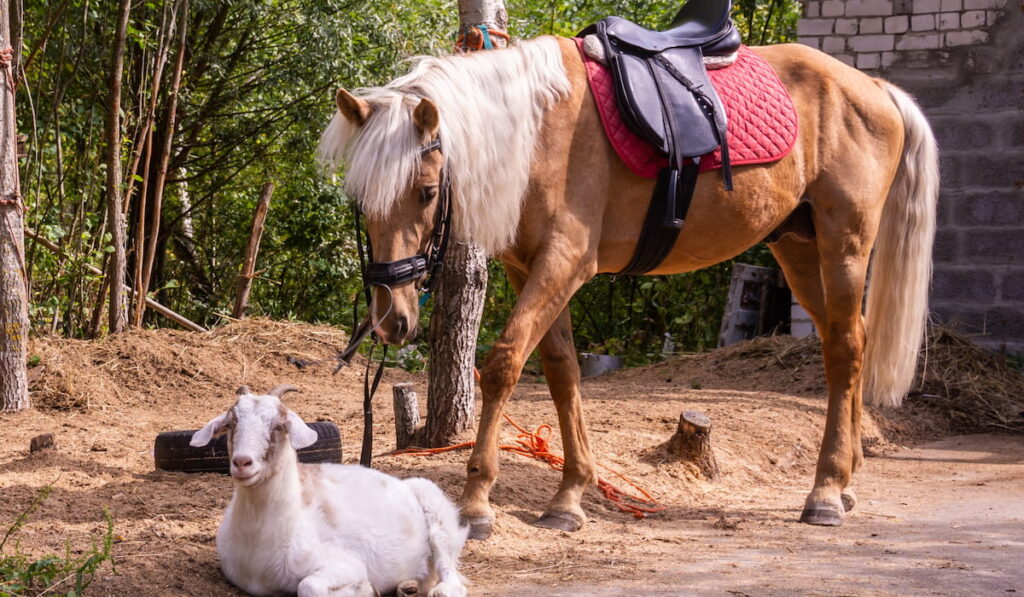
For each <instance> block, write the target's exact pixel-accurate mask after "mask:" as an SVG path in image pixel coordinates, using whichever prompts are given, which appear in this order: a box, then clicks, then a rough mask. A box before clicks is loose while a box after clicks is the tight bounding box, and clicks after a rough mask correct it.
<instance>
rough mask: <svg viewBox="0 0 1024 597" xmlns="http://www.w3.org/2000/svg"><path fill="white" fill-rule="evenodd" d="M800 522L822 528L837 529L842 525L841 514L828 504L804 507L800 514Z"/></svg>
mask: <svg viewBox="0 0 1024 597" xmlns="http://www.w3.org/2000/svg"><path fill="white" fill-rule="evenodd" d="M800 522H803V523H806V524H813V525H817V526H822V527H837V526H840V525H842V524H843V513H842V512H840V511H839V510H837V509H835V508H834V507H832V506H830V505H828V504H821V505H819V506H806V507H804V511H803V513H802V514H800Z"/></svg>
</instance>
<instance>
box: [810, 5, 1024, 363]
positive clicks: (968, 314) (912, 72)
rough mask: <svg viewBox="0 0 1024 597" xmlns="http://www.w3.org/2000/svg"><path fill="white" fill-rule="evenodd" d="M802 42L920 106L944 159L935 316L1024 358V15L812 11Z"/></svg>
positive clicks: (1007, 10)
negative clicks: (891, 84) (892, 86)
mask: <svg viewBox="0 0 1024 597" xmlns="http://www.w3.org/2000/svg"><path fill="white" fill-rule="evenodd" d="M797 31H798V34H799V38H800V42H801V43H805V44H807V45H810V46H813V47H815V48H818V49H821V50H823V51H825V52H827V53H829V54H832V55H833V56H835V57H836V58H838V59H840V60H842V61H843V62H846V63H847V64H850V65H853V66H856V67H857V68H860V69H862V70H865V71H867V72H869V73H871V74H873V75H876V76H880V77H884V78H886V79H888V80H890V81H893V82H894V83H896V84H898V85H900V86H901V87H903V88H904V89H906V90H907V91H909V92H910V93H911V94H912V95H914V96H915V97H916V98H917V100H918V102H919V103H920V104H921V106H922V108H923V109H924V111H925V113H926V114H927V115H928V119H929V121H930V122H931V124H932V128H933V129H934V130H935V134H936V137H937V138H938V140H939V145H940V150H941V160H942V163H941V168H942V190H941V195H940V199H939V232H938V235H937V238H936V244H935V253H934V256H935V276H934V281H933V284H932V311H933V313H934V316H935V318H937V319H938V320H939V321H941V322H951V321H956V322H958V323H959V324H960V325H961V327H962V328H963V329H965V330H966V331H968V332H974V333H978V334H980V335H979V336H978V341H979V342H980V343H982V344H986V345H989V346H992V347H994V348H1003V347H1005V348H1006V349H1007V350H1009V351H1013V352H1024V5H1022V4H1021V3H1020V0H1012V1H1011V2H1009V3H1007V2H1006V0H847V1H845V2H844V1H840V0H825V1H808V2H805V3H804V18H803V19H801V20H800V21H799V23H798V26H797Z"/></svg>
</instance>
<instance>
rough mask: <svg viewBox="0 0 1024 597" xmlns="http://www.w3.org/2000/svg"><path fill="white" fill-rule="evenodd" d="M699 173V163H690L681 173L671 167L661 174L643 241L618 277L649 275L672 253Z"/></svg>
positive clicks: (641, 235) (641, 236) (685, 165)
mask: <svg viewBox="0 0 1024 597" xmlns="http://www.w3.org/2000/svg"><path fill="white" fill-rule="evenodd" d="M699 170H700V165H699V163H698V162H691V163H689V164H684V165H683V168H682V170H676V169H675V168H671V167H669V168H663V169H662V170H661V172H659V173H658V182H657V184H656V185H655V187H654V193H653V195H652V196H651V205H650V207H648V208H647V218H646V219H645V220H644V227H643V229H642V230H641V232H640V240H639V241H637V246H636V250H635V251H634V252H633V258H632V259H631V260H630V261H629V263H628V264H627V265H626V267H624V268H622V270H621V271H619V272H618V273H619V274H623V275H631V276H638V275H640V274H644V273H647V272H649V271H651V270H653V269H654V268H656V267H658V265H660V264H661V262H662V261H664V260H665V258H666V257H668V254H669V253H670V252H672V247H673V246H675V244H676V239H677V238H679V231H680V230H682V228H683V222H684V221H685V220H686V213H687V212H688V211H689V209H690V202H691V201H692V199H693V191H694V189H695V188H696V186H697V173H698V171H699Z"/></svg>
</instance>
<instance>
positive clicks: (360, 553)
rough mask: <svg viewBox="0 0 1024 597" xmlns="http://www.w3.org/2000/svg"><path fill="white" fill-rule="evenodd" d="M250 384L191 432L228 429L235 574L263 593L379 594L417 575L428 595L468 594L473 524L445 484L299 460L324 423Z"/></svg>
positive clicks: (228, 523)
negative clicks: (466, 559) (462, 563)
mask: <svg viewBox="0 0 1024 597" xmlns="http://www.w3.org/2000/svg"><path fill="white" fill-rule="evenodd" d="M239 394H240V395H239V396H238V401H237V402H236V403H235V404H234V406H232V407H231V408H230V409H229V410H228V411H227V412H225V413H223V414H222V415H220V416H218V417H216V418H214V419H213V420H211V421H210V422H209V423H207V424H206V426H204V427H203V428H202V429H200V430H199V431H197V432H196V433H195V435H194V436H193V438H192V441H191V445H193V446H197V447H198V446H204V445H206V444H208V443H209V442H210V441H211V440H212V439H213V438H214V437H215V436H217V435H220V434H223V433H228V453H229V459H230V461H231V475H232V477H233V479H234V485H235V490H234V495H233V496H232V498H231V503H229V504H228V507H227V509H226V510H225V511H224V520H223V522H222V523H221V525H220V529H219V530H218V531H217V553H218V555H219V556H220V563H221V570H223V572H224V576H225V577H227V579H228V580H229V581H231V582H232V583H233V584H234V585H236V586H237V587H239V588H241V589H243V590H245V591H246V592H248V593H251V594H253V595H278V594H296V593H297V594H298V595H299V597H314V596H317V597H319V596H327V595H330V596H334V597H342V596H350V595H351V596H353V597H354V596H360V597H362V596H364V595H365V596H367V597H369V596H373V595H375V594H376V593H375V591H377V592H380V593H387V592H391V591H394V590H395V588H396V586H397V585H398V584H399V583H402V582H405V581H410V580H414V581H417V582H418V583H419V586H420V589H421V590H423V589H427V588H430V590H429V592H428V595H429V597H461V596H464V595H466V588H465V586H464V584H463V583H464V579H463V577H462V575H460V574H459V572H458V569H457V566H458V558H459V554H460V553H461V552H462V547H463V545H464V544H465V542H466V535H467V533H468V528H466V527H462V526H460V525H459V517H458V511H457V509H456V508H455V506H454V505H453V504H452V503H451V501H449V500H448V498H447V497H446V496H445V495H444V493H443V492H442V491H441V490H440V488H438V487H437V485H435V484H434V483H432V482H431V481H429V480H427V479H406V480H399V479H396V478H395V477H391V476H389V475H386V474H384V473H381V472H379V471H375V470H373V469H368V468H364V467H361V466H355V465H338V464H319V465H309V464H300V463H299V462H298V459H297V456H296V453H295V450H297V449H301V448H304V447H306V446H309V445H312V444H313V443H315V442H316V440H317V434H316V432H315V431H313V430H312V429H310V428H309V427H308V426H306V424H305V423H303V422H302V419H300V418H299V417H298V415H296V414H295V413H294V412H292V411H290V410H288V409H287V408H285V406H284V405H283V404H282V403H281V401H280V400H279V399H278V398H277V397H276V396H272V395H253V394H251V393H249V392H248V389H247V388H244V387H243V388H240V389H239ZM247 459H251V462H249V461H247ZM431 587H432V588H431Z"/></svg>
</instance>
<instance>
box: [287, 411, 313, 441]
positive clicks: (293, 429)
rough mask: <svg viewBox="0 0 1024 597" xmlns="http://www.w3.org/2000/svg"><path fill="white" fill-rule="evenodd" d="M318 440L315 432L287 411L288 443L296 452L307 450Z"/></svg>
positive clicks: (297, 416) (295, 415)
mask: <svg viewBox="0 0 1024 597" xmlns="http://www.w3.org/2000/svg"><path fill="white" fill-rule="evenodd" d="M318 439H320V436H319V435H317V433H316V431H313V430H312V429H310V427H309V425H306V422H305V421H303V420H302V419H300V418H299V415H297V414H295V413H293V412H292V411H290V410H289V411H288V441H290V442H291V443H292V447H293V448H295V449H296V450H301V449H303V448H307V447H309V446H312V445H313V444H315V443H316V440H318Z"/></svg>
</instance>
